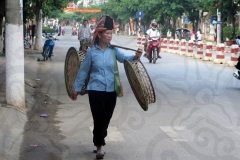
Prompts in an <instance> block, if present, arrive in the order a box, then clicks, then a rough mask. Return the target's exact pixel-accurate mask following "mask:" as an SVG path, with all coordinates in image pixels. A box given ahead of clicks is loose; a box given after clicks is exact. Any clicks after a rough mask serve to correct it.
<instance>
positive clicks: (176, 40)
mask: <svg viewBox="0 0 240 160" xmlns="http://www.w3.org/2000/svg"><path fill="white" fill-rule="evenodd" d="M178 45H179V39H175V40H174V48H173V49H174V52H173V53H178V52H179V50H178V49H179V46H178Z"/></svg>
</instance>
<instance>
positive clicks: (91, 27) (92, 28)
mask: <svg viewBox="0 0 240 160" xmlns="http://www.w3.org/2000/svg"><path fill="white" fill-rule="evenodd" d="M90 29H91V30H90V33H91V41H92V40H93V35H94V32H95V29H94V27H93V25H91V26H90Z"/></svg>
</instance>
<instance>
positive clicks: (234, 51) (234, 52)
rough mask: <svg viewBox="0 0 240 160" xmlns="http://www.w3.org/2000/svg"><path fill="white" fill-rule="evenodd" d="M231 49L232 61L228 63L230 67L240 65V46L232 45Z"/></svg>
mask: <svg viewBox="0 0 240 160" xmlns="http://www.w3.org/2000/svg"><path fill="white" fill-rule="evenodd" d="M230 49H231V59H230V61H228V66H231V67H234V66H235V65H236V64H237V63H238V52H239V48H238V45H232V46H231V47H230Z"/></svg>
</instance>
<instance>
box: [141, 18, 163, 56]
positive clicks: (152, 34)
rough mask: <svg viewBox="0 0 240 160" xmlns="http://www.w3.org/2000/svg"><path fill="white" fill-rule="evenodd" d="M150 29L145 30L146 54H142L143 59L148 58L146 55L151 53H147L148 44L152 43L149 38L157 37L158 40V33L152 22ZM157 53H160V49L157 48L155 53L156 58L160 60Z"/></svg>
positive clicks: (155, 24) (155, 25)
mask: <svg viewBox="0 0 240 160" xmlns="http://www.w3.org/2000/svg"><path fill="white" fill-rule="evenodd" d="M151 26H152V27H151V28H150V29H148V30H147V32H146V34H147V35H146V43H145V44H144V51H145V52H146V53H145V54H144V57H148V55H149V54H150V53H149V52H151V51H149V49H148V48H149V44H150V42H151V41H152V40H151V38H152V37H157V38H158V39H159V38H160V33H159V31H158V30H157V23H156V22H152V24H151ZM159 52H160V47H159V49H158V51H157V57H158V58H162V57H161V56H160V55H159Z"/></svg>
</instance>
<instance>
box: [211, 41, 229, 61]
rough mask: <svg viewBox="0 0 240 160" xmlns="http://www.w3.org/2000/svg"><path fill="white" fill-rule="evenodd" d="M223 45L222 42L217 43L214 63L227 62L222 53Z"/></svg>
mask: <svg viewBox="0 0 240 160" xmlns="http://www.w3.org/2000/svg"><path fill="white" fill-rule="evenodd" d="M224 50H225V45H224V44H223V43H220V44H217V55H216V59H214V61H213V62H214V63H217V64H225V63H227V61H226V59H225V55H224Z"/></svg>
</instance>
